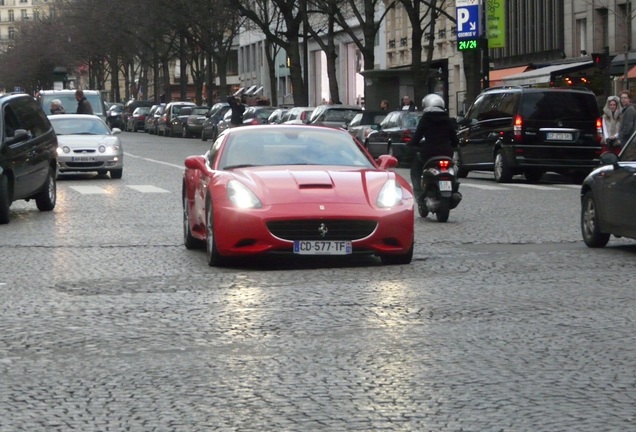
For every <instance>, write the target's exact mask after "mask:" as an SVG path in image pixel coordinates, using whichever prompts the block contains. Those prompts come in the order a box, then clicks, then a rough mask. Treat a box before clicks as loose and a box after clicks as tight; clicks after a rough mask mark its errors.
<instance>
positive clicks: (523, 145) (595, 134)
mask: <svg viewBox="0 0 636 432" xmlns="http://www.w3.org/2000/svg"><path fill="white" fill-rule="evenodd" d="M458 127H459V131H458V136H459V143H460V148H459V151H458V152H457V153H456V158H455V159H456V162H457V163H458V166H459V170H458V174H459V176H460V177H466V175H468V172H469V171H471V170H489V171H493V174H494V178H495V180H496V181H497V182H500V183H504V182H509V181H510V180H511V179H512V177H513V176H514V175H516V174H524V175H525V177H526V179H527V180H528V181H529V182H532V183H534V182H538V181H539V180H540V179H541V177H542V175H543V174H544V173H545V172H548V171H551V172H556V173H559V174H566V175H572V176H573V177H574V178H575V179H576V180H577V181H579V180H582V179H583V178H585V176H586V175H587V174H588V173H589V172H590V171H591V170H592V169H593V168H595V167H597V166H598V165H599V163H600V155H601V135H602V130H601V114H600V110H599V108H598V104H597V101H596V97H595V96H594V93H592V92H591V91H588V90H585V89H581V90H578V89H571V88H554V87H553V88H528V87H494V88H490V89H487V90H484V91H483V92H482V93H481V94H480V95H479V96H478V97H477V99H476V100H475V102H474V103H473V104H472V105H471V107H470V108H469V109H468V111H467V113H466V116H465V117H463V118H462V117H459V118H458Z"/></svg>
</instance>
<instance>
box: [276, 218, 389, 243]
mask: <svg viewBox="0 0 636 432" xmlns="http://www.w3.org/2000/svg"><path fill="white" fill-rule="evenodd" d="M376 226H377V222H376V221H372V220H333V219H311V220H289V221H272V222H268V223H267V228H268V229H269V231H270V232H271V233H272V235H274V236H276V237H278V238H281V239H284V240H358V239H361V238H365V237H368V236H369V235H371V233H373V231H374V230H375V228H376Z"/></svg>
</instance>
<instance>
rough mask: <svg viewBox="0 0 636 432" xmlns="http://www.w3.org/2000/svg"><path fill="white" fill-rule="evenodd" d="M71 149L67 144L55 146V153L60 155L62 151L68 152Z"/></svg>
mask: <svg viewBox="0 0 636 432" xmlns="http://www.w3.org/2000/svg"><path fill="white" fill-rule="evenodd" d="M70 152H71V149H70V148H69V147H68V146H64V147H58V148H57V154H59V155H61V154H63V153H67V154H68V153H70Z"/></svg>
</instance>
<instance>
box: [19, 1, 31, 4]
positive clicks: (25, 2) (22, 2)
mask: <svg viewBox="0 0 636 432" xmlns="http://www.w3.org/2000/svg"><path fill="white" fill-rule="evenodd" d="M27 3H29V0H20V4H27Z"/></svg>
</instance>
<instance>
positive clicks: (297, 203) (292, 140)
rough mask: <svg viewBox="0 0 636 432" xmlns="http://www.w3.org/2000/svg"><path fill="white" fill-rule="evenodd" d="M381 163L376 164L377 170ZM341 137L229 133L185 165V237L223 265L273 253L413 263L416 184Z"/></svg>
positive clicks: (277, 129)
mask: <svg viewBox="0 0 636 432" xmlns="http://www.w3.org/2000/svg"><path fill="white" fill-rule="evenodd" d="M378 164H379V165H378ZM396 164H397V160H396V159H395V158H394V157H393V156H389V155H382V156H380V157H379V158H378V162H377V163H376V162H375V161H374V160H373V158H372V157H371V156H370V155H369V154H368V153H367V152H366V151H365V150H364V149H363V148H362V146H361V145H360V144H359V143H358V142H357V141H356V140H355V139H354V138H352V137H351V135H350V134H349V133H348V132H346V131H344V130H337V129H333V128H326V127H320V126H305V125H263V126H250V127H240V128H233V129H228V130H226V131H225V132H223V133H222V134H221V135H220V136H219V137H218V138H217V139H216V141H215V142H214V143H213V144H212V147H211V148H210V150H208V151H207V152H206V153H205V154H203V155H197V156H190V157H188V158H186V160H185V171H184V174H183V236H184V243H185V246H186V248H188V249H194V248H198V247H201V248H203V247H205V248H206V250H207V260H208V264H209V265H211V266H221V265H225V264H228V263H229V262H230V261H233V260H236V259H237V258H241V257H249V256H254V255H260V254H267V253H287V254H298V255H307V256H321V255H322V256H324V255H352V254H370V255H377V256H379V257H380V258H381V260H382V262H383V263H384V264H408V263H410V262H411V259H412V257H413V232H414V219H413V217H414V216H413V215H414V213H413V212H414V206H413V192H412V189H411V186H410V185H409V183H408V182H407V181H406V180H405V179H404V178H403V177H401V176H400V175H399V174H396V173H394V172H392V171H389V170H388V169H389V168H392V167H394V166H395V165H396Z"/></svg>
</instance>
